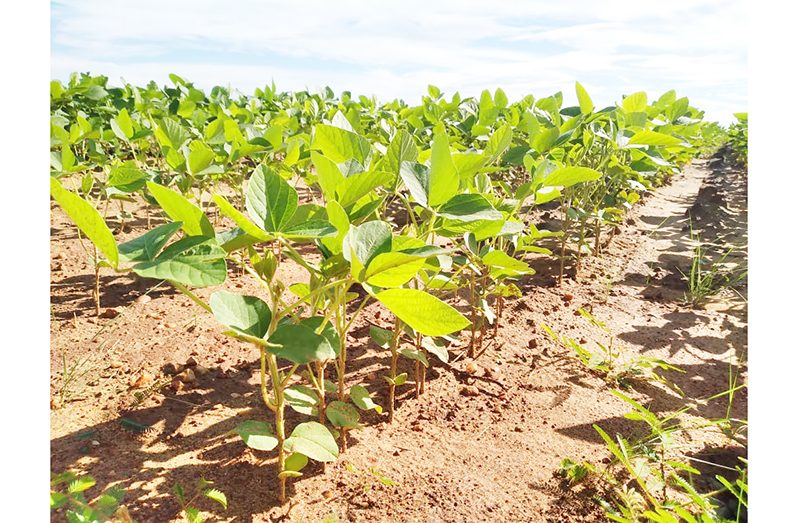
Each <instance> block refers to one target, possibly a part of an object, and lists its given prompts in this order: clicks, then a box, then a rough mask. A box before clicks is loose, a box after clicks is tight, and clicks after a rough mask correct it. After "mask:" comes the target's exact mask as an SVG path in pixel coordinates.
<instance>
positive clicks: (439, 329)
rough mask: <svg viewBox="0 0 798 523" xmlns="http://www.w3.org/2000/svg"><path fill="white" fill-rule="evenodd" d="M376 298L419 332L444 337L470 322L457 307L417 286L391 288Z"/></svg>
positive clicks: (378, 294)
mask: <svg viewBox="0 0 798 523" xmlns="http://www.w3.org/2000/svg"><path fill="white" fill-rule="evenodd" d="M375 298H377V300H379V302H380V303H382V304H383V305H385V306H386V307H387V308H388V310H390V311H391V312H392V313H393V314H395V315H396V317H397V318H399V319H400V320H402V321H403V322H405V323H406V324H408V325H409V326H410V327H412V328H413V329H414V330H415V331H416V332H420V333H421V334H425V335H427V336H444V335H446V334H451V333H453V332H456V331H459V330H461V329H464V328H466V327H468V326H469V325H471V322H470V321H468V320H467V319H466V318H465V316H463V315H462V314H460V313H459V312H458V311H457V309H455V308H454V307H452V306H451V305H448V304H447V303H445V302H443V301H441V300H440V299H438V298H436V297H435V296H433V295H431V294H428V293H426V292H424V291H420V290H416V289H388V290H385V291H382V292H379V293H377V294H376V295H375Z"/></svg>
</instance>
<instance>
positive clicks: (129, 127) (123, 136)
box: [111, 109, 135, 142]
mask: <svg viewBox="0 0 798 523" xmlns="http://www.w3.org/2000/svg"><path fill="white" fill-rule="evenodd" d="M111 130H112V131H113V132H114V134H115V135H116V136H117V138H119V139H120V140H123V141H125V142H127V141H130V139H131V138H133V134H134V133H135V130H134V129H133V120H131V119H130V113H128V112H127V109H122V110H121V111H119V114H118V115H117V116H116V118H112V119H111Z"/></svg>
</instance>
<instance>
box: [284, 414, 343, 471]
mask: <svg viewBox="0 0 798 523" xmlns="http://www.w3.org/2000/svg"><path fill="white" fill-rule="evenodd" d="M284 447H285V449H286V450H287V451H288V452H298V453H300V454H304V455H305V456H307V457H309V458H310V459H313V460H316V461H321V462H332V461H335V460H336V459H338V444H336V443H335V438H334V437H333V435H332V434H330V431H329V430H328V429H327V427H325V426H324V425H322V424H321V423H318V422H315V421H308V422H305V423H300V424H299V425H297V426H296V428H294V431H293V432H292V433H291V436H290V437H289V438H288V439H286V440H285V445H284Z"/></svg>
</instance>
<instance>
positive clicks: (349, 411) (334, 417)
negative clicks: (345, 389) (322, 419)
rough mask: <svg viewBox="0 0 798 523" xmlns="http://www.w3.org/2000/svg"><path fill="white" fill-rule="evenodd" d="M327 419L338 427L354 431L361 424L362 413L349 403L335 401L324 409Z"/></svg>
mask: <svg viewBox="0 0 798 523" xmlns="http://www.w3.org/2000/svg"><path fill="white" fill-rule="evenodd" d="M324 413H325V414H326V415H327V419H328V420H330V423H332V424H333V425H334V426H336V427H342V428H345V429H353V428H355V427H357V424H358V423H359V422H360V413H358V411H357V409H355V407H353V406H352V405H350V404H349V403H344V402H343V401H333V402H330V404H329V405H327V407H326V408H325V409H324Z"/></svg>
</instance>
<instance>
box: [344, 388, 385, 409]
mask: <svg viewBox="0 0 798 523" xmlns="http://www.w3.org/2000/svg"><path fill="white" fill-rule="evenodd" d="M349 397H350V398H352V403H354V404H355V405H357V406H358V407H359V408H360V409H362V410H371V409H374V410H375V411H377V414H382V407H381V406H380V405H378V404H376V403H375V402H374V400H373V399H371V395H370V394H369V391H368V389H367V388H366V387H364V386H362V385H353V386H352V388H351V389H349Z"/></svg>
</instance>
